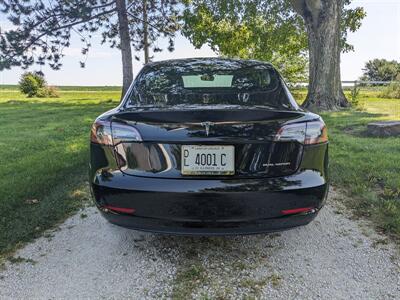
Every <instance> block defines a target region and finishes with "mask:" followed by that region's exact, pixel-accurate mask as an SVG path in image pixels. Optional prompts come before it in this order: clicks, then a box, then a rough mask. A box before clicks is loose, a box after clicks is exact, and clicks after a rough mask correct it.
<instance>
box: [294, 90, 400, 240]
mask: <svg viewBox="0 0 400 300" xmlns="http://www.w3.org/2000/svg"><path fill="white" fill-rule="evenodd" d="M345 93H346V95H347V97H348V99H350V98H351V96H350V91H349V90H347V91H345ZM380 93H381V91H380V89H379V88H369V89H364V90H361V92H360V94H359V96H358V98H357V100H358V101H357V102H358V104H357V106H355V107H353V108H352V109H348V110H344V111H339V112H331V113H323V114H321V115H322V117H323V118H324V121H325V122H326V124H327V126H328V132H329V141H330V145H329V151H330V152H329V155H330V176H331V182H332V184H333V185H334V186H336V187H338V188H340V189H341V190H343V191H344V192H346V193H347V195H348V196H349V197H346V199H344V201H345V204H346V205H347V206H348V207H350V208H351V209H352V211H353V212H354V214H355V216H364V217H368V218H369V219H371V220H373V221H374V223H375V224H376V226H377V228H378V229H379V230H380V231H382V232H384V233H387V234H389V235H391V236H392V237H393V238H394V239H396V240H397V241H400V137H390V138H378V137H368V136H367V135H366V128H367V124H368V123H371V122H375V121H393V120H397V121H400V99H383V98H378V95H379V94H380ZM306 94H307V92H306V91H305V90H300V91H299V90H296V91H294V95H295V97H296V99H297V100H298V101H299V103H302V101H303V100H304V98H305V96H306Z"/></svg>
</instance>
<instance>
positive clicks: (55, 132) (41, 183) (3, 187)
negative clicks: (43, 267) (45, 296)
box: [0, 88, 120, 254]
mask: <svg viewBox="0 0 400 300" xmlns="http://www.w3.org/2000/svg"><path fill="white" fill-rule="evenodd" d="M60 95H61V97H60V98H55V99H54V98H53V99H36V98H30V99H29V98H26V97H25V96H23V95H21V94H20V93H19V92H18V91H17V90H15V89H13V88H8V89H5V88H3V89H0V119H1V125H0V161H1V167H0V254H4V253H7V252H9V251H11V250H13V249H14V248H15V246H16V245H18V244H22V243H24V242H26V241H29V240H31V239H32V238H34V237H36V236H38V235H40V233H41V232H43V230H45V229H47V228H49V227H51V226H52V225H54V224H55V223H57V222H59V221H60V220H62V219H63V218H65V217H66V216H67V215H69V214H70V213H71V212H73V211H75V210H76V209H77V208H79V207H81V206H82V204H83V202H84V201H86V200H87V199H88V198H89V192H88V188H87V186H88V185H87V180H88V178H87V169H88V146H89V139H88V138H89V131H90V126H91V124H92V122H93V120H94V118H95V117H96V116H97V115H99V114H100V113H102V112H104V111H106V110H107V109H110V108H112V107H114V106H115V105H116V104H117V103H118V101H119V96H120V92H119V91H118V90H117V91H114V90H111V91H107V90H97V91H84V92H82V91H61V93H60Z"/></svg>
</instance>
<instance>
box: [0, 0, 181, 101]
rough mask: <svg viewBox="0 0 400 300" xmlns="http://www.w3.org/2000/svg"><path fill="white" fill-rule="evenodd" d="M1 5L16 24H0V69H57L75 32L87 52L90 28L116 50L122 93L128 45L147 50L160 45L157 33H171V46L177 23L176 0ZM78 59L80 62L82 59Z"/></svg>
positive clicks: (4, 0) (28, 0) (4, 1)
mask: <svg viewBox="0 0 400 300" xmlns="http://www.w3.org/2000/svg"><path fill="white" fill-rule="evenodd" d="M144 7H145V8H146V15H144V14H143V8H144ZM0 10H1V12H2V13H4V14H6V15H7V17H8V19H9V21H10V22H11V23H12V24H13V25H14V26H15V28H14V29H12V30H8V31H5V32H2V31H1V28H0V71H1V70H3V69H9V68H11V67H13V66H21V67H22V68H28V67H29V66H31V65H33V64H35V63H36V64H38V65H44V64H45V63H46V62H47V63H48V64H49V66H50V67H51V68H53V69H59V68H60V67H61V66H62V64H61V59H62V57H63V56H64V54H63V50H64V49H65V48H67V47H69V46H70V45H71V42H70V40H71V37H72V36H73V35H74V34H75V35H77V36H79V38H80V39H81V41H82V43H83V47H82V54H83V56H84V57H86V56H87V54H88V51H89V48H90V47H91V40H92V35H93V33H95V32H100V33H101V35H102V43H106V42H108V43H109V44H110V46H111V47H118V48H119V49H120V51H121V57H122V66H123V67H122V68H123V72H122V73H123V88H122V95H123V94H124V93H125V92H126V90H127V89H128V87H129V85H130V83H131V82H132V79H133V70H132V46H133V47H134V49H135V50H137V51H139V50H142V49H146V52H147V53H149V48H150V47H152V48H153V51H160V50H161V49H160V48H159V47H157V45H156V43H155V42H156V40H157V39H158V37H159V36H160V35H162V36H165V37H167V38H169V39H170V45H169V47H168V48H169V50H172V49H173V40H172V38H173V37H174V34H175V32H176V30H177V29H178V26H177V13H178V10H177V0H143V1H137V0H86V1H80V0H57V1H55V0H47V1H42V0H37V1H34V0H24V1H20V0H0ZM144 17H145V19H144ZM147 57H148V55H147ZM147 61H148V59H147ZM81 65H82V66H85V59H84V61H82V62H81Z"/></svg>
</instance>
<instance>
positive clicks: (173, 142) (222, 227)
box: [90, 78, 328, 235]
mask: <svg viewBox="0 0 400 300" xmlns="http://www.w3.org/2000/svg"><path fill="white" fill-rule="evenodd" d="M206 80H208V79H207V78H206ZM131 93H133V92H132V91H131ZM287 93H288V91H287V89H286V88H285V87H284V86H281V89H280V90H275V91H274V92H273V93H271V94H270V95H269V96H270V97H274V99H277V98H279V97H290V95H288V94H287ZM202 95H204V93H202ZM202 97H203V96H202ZM203 100H204V99H203ZM242 100H243V99H242ZM125 104H127V103H126V102H125ZM293 105H294V104H293ZM327 166H328V140H327V133H326V127H325V124H324V123H323V121H322V119H321V118H320V117H319V116H317V115H315V114H311V113H308V112H304V111H301V110H300V109H298V108H296V107H295V108H294V109H285V110H282V109H278V108H270V107H261V106H257V105H236V104H235V105H227V104H224V105H221V104H218V103H203V104H202V105H200V106H199V105H197V104H196V105H185V106H183V107H176V106H175V107H145V106H142V107H130V106H129V105H122V106H120V107H119V108H117V109H114V110H112V111H110V112H108V113H105V114H104V115H102V116H100V117H99V118H98V119H97V120H96V122H95V123H94V124H93V128H92V132H91V161H90V182H91V188H92V192H93V195H94V198H95V201H96V205H97V206H98V208H99V209H100V211H101V212H102V214H103V216H105V217H106V218H107V219H108V220H109V221H110V222H112V223H115V224H117V225H121V226H125V227H130V228H134V229H140V230H147V231H153V232H168V233H181V234H200V235H204V234H207V235H215V234H252V233H261V232H271V231H277V230H284V229H288V228H292V227H295V226H300V225H305V224H307V223H309V222H310V221H311V220H312V219H313V218H314V217H315V216H316V214H317V212H318V211H319V209H320V208H321V207H322V205H323V203H324V200H325V197H326V194H327V190H328V180H327Z"/></svg>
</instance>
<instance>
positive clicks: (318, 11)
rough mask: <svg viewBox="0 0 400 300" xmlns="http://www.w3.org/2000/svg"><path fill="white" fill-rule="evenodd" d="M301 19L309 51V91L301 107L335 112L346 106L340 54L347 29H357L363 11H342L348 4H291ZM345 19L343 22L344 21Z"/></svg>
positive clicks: (301, 0) (315, 0) (308, 0)
mask: <svg viewBox="0 0 400 300" xmlns="http://www.w3.org/2000/svg"><path fill="white" fill-rule="evenodd" d="M291 3H292V6H293V8H294V10H295V11H296V12H297V13H298V14H299V15H300V16H301V17H302V18H303V20H304V23H305V26H306V30H307V34H308V45H309V46H308V49H309V66H310V68H309V73H310V74H309V87H308V95H307V98H306V101H305V103H304V107H306V108H308V109H310V110H314V111H316V110H336V109H338V108H340V107H346V106H348V101H347V99H346V97H345V95H344V93H343V89H342V84H341V76H340V54H341V52H342V50H343V49H348V48H346V44H345V40H344V39H345V37H346V33H347V28H343V24H344V25H347V26H348V27H349V28H350V30H356V29H357V28H358V27H359V26H360V20H361V19H362V18H363V17H364V15H365V14H364V12H363V10H362V9H359V8H358V9H353V10H348V11H345V10H344V7H345V5H346V4H349V3H350V0H291ZM344 16H345V17H346V18H348V19H346V18H343V17H344Z"/></svg>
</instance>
